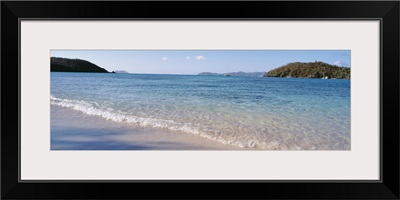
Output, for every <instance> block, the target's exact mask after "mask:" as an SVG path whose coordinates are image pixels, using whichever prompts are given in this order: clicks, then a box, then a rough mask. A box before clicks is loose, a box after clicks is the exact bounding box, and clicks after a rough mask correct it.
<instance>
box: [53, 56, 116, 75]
mask: <svg viewBox="0 0 400 200" xmlns="http://www.w3.org/2000/svg"><path fill="white" fill-rule="evenodd" d="M50 71H52V72H96V73H108V71H107V70H105V69H104V68H101V67H99V66H97V65H95V64H93V63H91V62H89V61H86V60H81V59H69V58H58V57H51V58H50Z"/></svg>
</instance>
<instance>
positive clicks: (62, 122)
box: [50, 105, 245, 150]
mask: <svg viewBox="0 0 400 200" xmlns="http://www.w3.org/2000/svg"><path fill="white" fill-rule="evenodd" d="M50 111H51V114H50V116H51V117H50V120H51V121H50V138H51V144H50V146H51V147H50V148H51V150H245V149H243V148H240V147H236V146H231V145H225V144H222V143H219V142H216V141H211V140H208V139H206V138H203V137H200V136H197V135H192V134H188V133H181V132H175V131H171V130H165V129H157V128H148V127H138V126H135V125H134V124H126V123H120V122H114V121H111V120H107V119H104V118H102V117H99V116H90V115H86V114H84V113H82V112H80V111H75V110H72V109H69V108H64V107H60V106H56V105H51V107H50Z"/></svg>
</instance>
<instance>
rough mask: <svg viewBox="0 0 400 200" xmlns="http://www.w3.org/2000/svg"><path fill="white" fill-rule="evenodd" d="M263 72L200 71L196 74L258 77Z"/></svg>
mask: <svg viewBox="0 0 400 200" xmlns="http://www.w3.org/2000/svg"><path fill="white" fill-rule="evenodd" d="M264 73H265V72H242V71H239V72H228V73H222V74H219V73H212V72H201V73H199V74H197V75H199V76H253V77H259V76H262V75H263V74H264Z"/></svg>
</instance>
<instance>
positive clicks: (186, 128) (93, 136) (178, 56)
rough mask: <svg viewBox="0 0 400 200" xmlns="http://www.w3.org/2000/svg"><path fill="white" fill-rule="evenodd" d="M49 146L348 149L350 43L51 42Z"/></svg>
mask: <svg viewBox="0 0 400 200" xmlns="http://www.w3.org/2000/svg"><path fill="white" fill-rule="evenodd" d="M49 61H50V77H51V80H50V97H49V98H50V137H51V140H50V142H51V143H50V148H51V150H286V151H298V150H351V131H350V124H351V123H350V121H351V120H350V119H351V118H350V96H351V95H350V91H351V89H350V79H351V76H350V74H351V73H350V71H351V51H350V50H51V51H50V60H49Z"/></svg>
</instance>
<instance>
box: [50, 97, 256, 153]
mask: <svg viewBox="0 0 400 200" xmlns="http://www.w3.org/2000/svg"><path fill="white" fill-rule="evenodd" d="M50 104H51V105H56V106H61V107H65V108H70V109H73V110H76V111H80V112H83V113H85V114H87V115H92V116H100V117H102V118H105V119H107V120H112V121H115V122H121V123H132V124H135V125H138V126H143V127H152V128H163V129H168V130H173V131H179V132H184V133H191V134H195V135H199V136H201V137H204V138H207V139H210V140H213V141H217V142H220V143H223V144H228V145H234V146H238V147H242V148H249V147H250V148H251V147H254V145H247V144H245V143H241V142H239V141H235V139H234V138H223V137H220V136H216V135H219V134H216V133H218V131H215V130H210V129H209V128H206V127H202V126H201V125H196V124H192V123H178V122H175V121H173V120H164V119H157V118H143V117H138V116H134V115H126V114H120V113H116V112H111V111H109V110H111V109H109V108H99V107H98V106H97V105H98V104H97V103H96V102H93V103H90V102H87V101H83V100H70V99H61V98H57V97H54V96H52V95H51V96H50ZM213 134H214V135H213ZM215 134H216V135H215Z"/></svg>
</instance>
